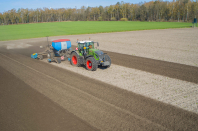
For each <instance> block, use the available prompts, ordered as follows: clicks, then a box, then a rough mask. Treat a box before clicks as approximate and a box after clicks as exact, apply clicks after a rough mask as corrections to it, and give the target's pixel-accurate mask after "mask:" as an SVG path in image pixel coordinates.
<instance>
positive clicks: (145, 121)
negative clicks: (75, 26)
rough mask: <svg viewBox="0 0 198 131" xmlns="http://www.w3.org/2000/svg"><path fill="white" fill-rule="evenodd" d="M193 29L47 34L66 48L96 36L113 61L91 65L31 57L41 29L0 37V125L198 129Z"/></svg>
mask: <svg viewBox="0 0 198 131" xmlns="http://www.w3.org/2000/svg"><path fill="white" fill-rule="evenodd" d="M197 33H198V29H197V28H180V29H161V30H144V31H128V32H114V33H100V34H84V35H65V36H54V37H49V41H50V42H51V41H53V40H55V39H63V38H67V39H70V40H71V43H72V45H73V46H72V48H73V49H74V48H75V47H76V40H77V39H79V40H84V39H86V38H87V39H89V37H91V40H94V41H98V42H99V43H100V47H99V48H100V49H101V50H103V51H104V52H105V53H107V54H109V55H110V57H111V59H112V65H111V67H110V68H109V69H103V68H98V69H97V71H95V72H90V71H87V70H86V69H85V68H84V67H73V66H71V65H70V63H69V62H68V61H63V62H62V63H61V64H57V63H51V64H49V63H47V61H46V59H44V60H42V61H41V60H35V59H31V58H30V55H31V54H32V53H35V52H42V51H43V49H40V48H39V46H41V45H42V46H45V45H46V44H47V42H46V38H44V37H43V38H34V39H23V40H13V41H0V61H1V62H0V71H1V74H0V78H1V79H0V90H1V92H0V96H1V97H0V115H1V116H2V117H1V118H0V127H2V129H4V130H9V129H16V130H20V129H26V130H28V128H29V129H32V130H39V129H40V130H49V129H50V130H63V129H68V130H198V125H197V122H198V80H197V77H198V60H197V58H198V46H197V43H198V39H197V37H196V36H197ZM4 94H6V95H4ZM9 107H11V108H9ZM3 118H4V119H3ZM70 119H71V122H70ZM5 120H6V121H5ZM60 121H61V122H60ZM1 123H3V124H2V125H1ZM7 125H12V126H7Z"/></svg>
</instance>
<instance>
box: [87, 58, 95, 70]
mask: <svg viewBox="0 0 198 131" xmlns="http://www.w3.org/2000/svg"><path fill="white" fill-rule="evenodd" d="M85 66H86V68H87V70H89V71H96V70H97V68H98V65H97V62H96V60H95V59H94V57H88V58H87V59H86V63H85Z"/></svg>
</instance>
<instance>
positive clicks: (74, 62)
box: [70, 52, 80, 67]
mask: <svg viewBox="0 0 198 131" xmlns="http://www.w3.org/2000/svg"><path fill="white" fill-rule="evenodd" d="M70 63H71V65H73V66H77V67H79V66H80V60H79V57H78V54H77V53H76V52H72V54H71V61H70Z"/></svg>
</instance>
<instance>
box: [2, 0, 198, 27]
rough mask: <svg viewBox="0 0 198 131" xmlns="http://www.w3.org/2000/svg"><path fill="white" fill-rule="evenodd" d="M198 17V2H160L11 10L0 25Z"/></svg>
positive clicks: (188, 20) (172, 19)
mask: <svg viewBox="0 0 198 131" xmlns="http://www.w3.org/2000/svg"><path fill="white" fill-rule="evenodd" d="M197 16H198V0H196V1H194V0H173V1H172V2H168V1H163V0H157V1H150V2H145V3H139V4H131V3H125V2H123V1H122V2H117V3H116V4H115V5H110V6H106V7H103V6H99V7H85V6H82V7H81V8H80V9H77V8H58V9H53V8H37V9H23V8H20V9H18V10H16V9H11V10H8V11H6V12H3V13H0V25H8V24H19V23H37V22H57V21H58V22H61V21H119V20H124V21H126V20H129V21H178V22H191V21H192V20H193V19H194V18H196V17H197Z"/></svg>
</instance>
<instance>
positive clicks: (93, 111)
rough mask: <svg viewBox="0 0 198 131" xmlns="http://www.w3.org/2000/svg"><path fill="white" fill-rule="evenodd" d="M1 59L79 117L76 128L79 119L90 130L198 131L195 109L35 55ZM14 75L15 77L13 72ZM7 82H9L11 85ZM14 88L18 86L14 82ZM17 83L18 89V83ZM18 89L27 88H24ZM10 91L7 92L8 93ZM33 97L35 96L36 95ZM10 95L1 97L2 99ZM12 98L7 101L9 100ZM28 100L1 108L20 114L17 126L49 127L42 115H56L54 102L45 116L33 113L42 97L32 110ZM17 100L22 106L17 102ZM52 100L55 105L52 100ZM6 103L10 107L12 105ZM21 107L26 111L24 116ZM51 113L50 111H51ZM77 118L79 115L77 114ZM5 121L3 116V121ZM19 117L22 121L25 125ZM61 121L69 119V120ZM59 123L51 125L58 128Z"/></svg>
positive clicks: (5, 66)
mask: <svg viewBox="0 0 198 131" xmlns="http://www.w3.org/2000/svg"><path fill="white" fill-rule="evenodd" d="M0 60H1V63H0V66H1V67H2V68H3V69H4V70H7V71H8V72H10V73H12V75H13V76H15V77H17V79H20V80H22V81H23V82H24V83H25V84H26V85H28V86H26V88H27V89H26V90H28V91H30V92H32V91H31V90H30V89H31V88H32V89H34V90H36V91H37V92H39V93H40V94H42V95H44V96H45V97H47V98H48V99H50V100H51V101H52V102H55V103H57V104H58V105H60V106H61V107H62V108H64V109H65V110H66V111H69V112H70V113H72V114H74V115H75V116H77V117H78V119H77V120H76V121H73V122H74V123H75V126H77V127H76V128H77V129H76V130H78V128H80V125H79V124H78V122H82V123H84V124H85V125H81V126H86V125H89V124H90V125H91V126H93V127H95V128H93V127H91V126H90V127H86V128H85V129H84V130H87V128H89V129H100V130H197V129H198V126H197V122H198V121H197V120H198V115H197V114H195V113H192V112H188V111H185V110H183V109H180V108H176V107H174V106H171V105H168V104H164V103H161V102H158V101H156V100H153V99H149V98H147V97H144V96H141V95H137V94H135V93H133V92H128V91H126V90H122V89H119V88H117V87H115V86H112V85H109V84H106V83H103V82H100V81H97V80H94V79H91V78H87V77H84V76H82V75H78V74H76V73H74V72H71V71H69V70H65V69H61V68H58V67H56V66H53V65H51V64H48V63H44V62H41V61H36V60H34V59H29V57H26V56H23V55H19V54H17V55H16V54H8V53H1V54H0ZM3 72H5V73H4V74H9V73H6V71H3ZM8 78H12V77H9V76H8ZM20 80H19V81H20ZM4 81H5V83H6V82H7V81H9V79H5V80H4ZM13 84H14V83H13ZM5 86H9V85H7V84H6V85H5ZM10 86H11V87H13V86H14V85H13V86H12V85H10ZM14 87H17V85H16V86H14ZM18 88H19V90H21V89H20V87H18ZM29 88H30V89H29ZM3 90H4V93H5V92H7V94H8V96H9V95H11V94H10V93H11V92H12V91H9V90H10V89H9V88H3ZM19 90H18V91H17V92H18V93H19V94H20V97H21V98H25V97H22V96H24V95H25V94H26V92H27V91H24V92H23V91H22V90H21V91H19ZM17 92H16V93H17ZM4 93H3V95H5V94H4ZM16 95H17V94H16ZM10 97H11V96H10ZM10 97H9V98H10ZM16 97H17V96H16ZM26 97H27V96H26ZM29 97H33V96H31V95H30V96H29ZM4 99H5V98H4ZM4 99H2V97H1V100H4ZM9 100H11V99H9ZM9 100H7V102H8V101H9ZM25 101H26V100H24V101H21V100H20V99H18V98H17V99H14V100H11V101H9V103H6V101H2V102H1V103H3V106H1V112H8V113H7V114H4V117H5V116H7V117H9V118H11V117H12V116H13V115H14V118H12V119H11V120H12V122H13V125H10V126H11V127H15V126H16V125H17V126H20V129H24V130H28V129H38V128H39V127H37V128H35V127H34V126H35V122H36V121H37V120H40V119H41V120H40V122H39V121H37V122H39V124H42V123H43V124H44V125H42V126H43V128H39V129H41V130H42V129H43V130H45V129H46V128H44V127H46V126H48V124H50V121H45V122H42V119H54V116H53V114H50V111H49V110H50V109H56V108H57V107H56V106H57V105H53V104H52V105H51V107H49V106H48V104H47V105H46V106H47V107H45V108H50V109H49V110H46V111H45V113H44V116H43V117H42V118H38V117H39V113H41V111H42V110H41V111H38V110H37V111H38V112H39V113H38V114H37V113H36V114H32V113H33V112H32V111H31V110H36V109H37V108H38V106H39V103H42V101H43V99H40V101H37V103H38V104H36V103H35V107H34V105H32V106H31V107H30V109H29V108H26V106H25V105H23V106H24V107H21V104H20V102H22V103H24V102H25ZM12 102H13V103H19V104H18V105H17V104H11V103H12ZM48 103H49V104H50V102H48ZM24 104H25V103H24ZM5 105H10V107H9V106H5ZM11 105H12V106H11ZM18 106H19V107H18ZM27 106H28V104H27ZM43 106H45V105H43ZM2 107H4V108H2ZM5 107H7V108H5ZM18 108H19V109H20V108H21V110H24V114H23V113H22V112H21V110H19V109H18ZM32 108H33V109H32ZM35 108H36V109H35ZM10 109H11V110H13V111H14V114H12V113H11V114H10V113H9V111H7V110H10ZM48 112H49V115H47V114H48ZM46 113H47V114H46ZM21 114H22V116H21ZM1 115H2V114H1ZM45 115H47V116H45ZM55 115H56V116H59V115H61V113H60V112H59V111H57V112H56V113H55ZM1 118H2V117H1ZM73 118H74V119H75V117H73ZM73 118H72V119H73ZM26 119H28V121H24V120H26ZM64 119H65V120H64V121H69V120H70V119H71V118H70V117H67V118H64ZM1 121H3V120H2V119H1ZM17 121H22V123H21V122H17ZM23 121H24V122H23ZM55 121H56V120H55ZM60 121H61V122H64V121H63V120H60ZM83 121H84V122H83ZM8 122H9V121H6V122H5V121H4V123H5V124H8ZM86 123H89V124H86ZM56 124H57V123H55V124H54V123H53V125H56ZM70 124H71V123H70ZM53 125H50V126H52V127H53ZM58 125H59V124H58ZM59 126H62V125H59ZM71 126H72V124H71ZM78 126H79V127H78ZM17 129H19V128H17ZM59 129H60V130H61V127H59V128H58V127H57V130H59Z"/></svg>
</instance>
